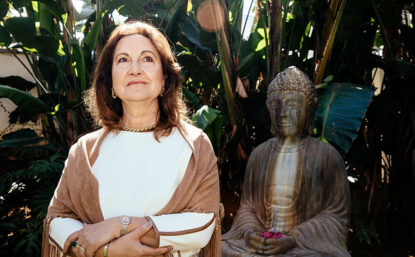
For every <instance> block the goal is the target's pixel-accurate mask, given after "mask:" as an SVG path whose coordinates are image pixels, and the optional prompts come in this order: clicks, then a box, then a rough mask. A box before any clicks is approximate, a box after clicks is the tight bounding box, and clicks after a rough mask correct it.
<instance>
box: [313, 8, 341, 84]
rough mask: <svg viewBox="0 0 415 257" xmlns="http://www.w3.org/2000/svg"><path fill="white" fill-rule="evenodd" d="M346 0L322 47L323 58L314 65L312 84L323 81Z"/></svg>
mask: <svg viewBox="0 0 415 257" xmlns="http://www.w3.org/2000/svg"><path fill="white" fill-rule="evenodd" d="M346 2H347V1H346V0H342V2H341V5H340V9H339V11H338V13H337V15H336V20H335V22H334V25H333V27H332V28H331V32H330V35H329V38H328V40H327V43H326V46H325V47H324V52H323V58H322V59H321V61H320V63H318V64H317V67H316V77H315V79H314V84H316V85H317V84H320V83H321V81H323V76H324V73H325V71H326V66H327V63H328V59H329V58H330V55H331V50H332V49H333V43H334V38H335V36H336V33H337V29H338V28H339V24H340V20H341V18H342V16H343V11H344V8H345V6H346Z"/></svg>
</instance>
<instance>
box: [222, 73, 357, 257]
mask: <svg viewBox="0 0 415 257" xmlns="http://www.w3.org/2000/svg"><path fill="white" fill-rule="evenodd" d="M316 106H317V97H316V91H315V87H314V85H313V83H312V82H311V81H310V79H309V78H308V77H307V75H305V74H304V73H303V72H302V71H300V70H299V69H298V68H296V67H293V66H292V67H289V68H287V69H286V70H284V71H283V72H281V73H279V74H278V75H277V76H276V78H275V79H274V80H273V81H272V82H271V84H270V86H269V88H268V92H267V108H268V110H269V113H270V116H271V132H272V134H273V138H271V139H269V140H268V141H266V142H265V143H262V144H261V145H259V146H258V147H256V148H255V149H254V151H253V152H252V154H251V155H250V157H249V160H248V164H247V168H246V173H245V179H244V185H243V188H242V197H241V204H240V207H239V210H238V212H237V214H236V216H235V218H234V221H233V224H232V227H231V229H230V230H229V231H228V232H227V233H226V234H224V235H223V236H222V256H223V257H245V256H336V257H342V256H350V254H349V253H348V251H347V247H346V238H347V225H348V218H349V209H350V191H349V184H348V180H347V176H346V170H345V167H344V162H343V159H342V158H341V156H340V155H339V153H338V152H337V151H336V150H335V149H334V148H333V147H332V146H331V145H329V144H326V143H324V142H322V141H320V140H318V139H315V138H312V137H311V136H310V134H311V132H312V128H313V127H312V123H313V116H314V112H315V109H316Z"/></svg>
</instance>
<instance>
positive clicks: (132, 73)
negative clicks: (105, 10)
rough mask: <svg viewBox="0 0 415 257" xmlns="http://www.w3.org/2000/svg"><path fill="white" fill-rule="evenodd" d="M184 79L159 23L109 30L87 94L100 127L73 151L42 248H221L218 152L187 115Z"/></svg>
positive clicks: (111, 251) (78, 252)
mask: <svg viewBox="0 0 415 257" xmlns="http://www.w3.org/2000/svg"><path fill="white" fill-rule="evenodd" d="M180 82H181V77H180V74H179V65H178V64H177V63H176V62H175V59H174V56H173V54H172V52H171V50H170V46H169V44H168V42H167V40H166V38H165V37H164V36H163V35H162V33H160V32H159V31H158V30H157V29H156V28H154V27H153V26H151V25H149V24H146V23H142V22H132V23H126V24H122V25H120V26H118V27H117V28H116V29H115V30H114V31H113V32H112V34H111V36H110V38H109V39H108V41H107V43H106V44H105V46H104V49H103V50H102V52H101V55H100V58H99V60H98V64H97V68H96V71H95V75H94V82H93V87H92V88H91V91H90V92H89V96H88V97H87V104H88V107H89V109H90V111H91V113H92V115H93V116H94V118H95V120H96V121H97V122H98V123H99V124H100V125H101V126H102V127H103V128H102V129H100V130H98V131H95V132H93V133H90V134H87V135H85V136H83V137H81V138H80V139H79V140H78V142H77V143H76V144H74V145H73V146H72V147H71V149H70V151H69V156H68V159H67V161H66V163H65V168H64V170H63V173H62V177H61V180H60V182H59V184H58V187H57V189H56V191H55V194H54V197H53V198H52V201H51V203H50V206H49V209H48V214H47V217H46V219H45V224H44V234H43V246H42V247H43V248H42V256H43V257H46V256H51V255H52V256H55V255H54V254H56V256H59V254H60V253H67V254H68V255H71V256H88V257H90V256H109V257H116V256H160V255H165V256H183V257H184V256H197V254H198V253H199V256H201V257H202V256H204V257H208V256H209V257H211V256H220V246H219V243H220V220H219V216H218V214H219V213H218V212H219V183H218V173H217V167H216V157H215V155H214V152H213V149H212V146H211V144H210V142H209V139H208V137H207V136H206V135H205V134H204V133H203V132H202V131H201V130H200V129H197V128H195V127H193V126H192V125H189V124H187V123H186V122H185V119H186V118H185V114H184V113H185V112H184V110H185V107H184V103H183V101H182V100H181V85H180ZM202 153H203V154H202ZM212 235H213V236H212Z"/></svg>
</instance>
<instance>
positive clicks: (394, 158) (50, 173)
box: [0, 0, 415, 256]
mask: <svg viewBox="0 0 415 257" xmlns="http://www.w3.org/2000/svg"><path fill="white" fill-rule="evenodd" d="M244 7H245V8H244ZM244 10H245V11H244ZM414 13H415V4H414V2H413V1H411V0H280V1H277V0H257V1H255V0H245V1H242V0H205V1H202V0H177V1H173V0H154V1H149V0H105V1H104V0H91V1H89V0H74V1H71V0H61V1H54V0H38V1H29V0H14V1H11V0H0V18H1V21H0V50H1V54H8V55H12V56H13V57H14V58H16V60H17V61H18V62H19V63H20V64H21V65H22V67H24V69H25V70H26V72H27V73H28V74H30V79H29V80H28V79H24V78H22V77H21V76H5V77H0V101H1V100H4V99H5V98H8V99H9V100H11V101H12V102H13V103H14V104H15V105H16V107H17V108H16V109H14V110H13V111H11V112H10V113H7V114H8V119H9V125H8V126H7V127H6V129H3V130H2V131H0V136H1V141H0V162H1V166H0V245H1V249H0V255H1V256H39V255H40V245H41V234H42V221H43V218H44V217H45V214H46V209H47V206H48V204H49V201H50V199H51V197H52V195H53V191H54V189H55V187H56V184H57V182H58V180H59V177H60V174H61V172H62V168H63V164H64V161H65V158H66V155H67V152H68V149H69V146H70V145H71V144H72V143H74V142H75V141H76V139H77V138H78V137H79V136H81V135H83V134H85V133H87V132H89V131H92V130H94V129H96V128H95V127H94V126H93V124H92V119H91V117H90V115H89V114H88V113H87V111H86V109H85V106H84V105H83V103H82V99H83V94H84V92H85V90H87V89H88V88H89V87H90V85H91V78H92V75H93V70H94V65H95V63H96V59H97V57H98V56H99V54H100V52H101V49H102V47H103V45H104V43H105V40H106V39H107V38H108V35H109V33H110V32H111V31H112V29H113V28H114V27H115V26H116V25H117V24H119V23H120V22H122V21H123V20H125V19H126V18H134V19H139V20H144V21H147V22H150V23H152V24H154V25H155V26H157V27H158V28H160V30H161V31H163V32H164V33H165V34H166V35H167V37H168V38H169V41H170V43H171V47H172V48H173V49H174V53H175V55H176V57H177V60H178V62H179V63H180V65H181V66H182V67H183V68H182V71H181V73H182V75H183V77H184V79H185V80H184V84H183V92H184V98H185V100H186V102H187V104H188V108H189V117H191V119H192V120H193V122H194V124H195V125H196V126H198V127H200V128H202V129H203V130H204V131H205V132H206V133H207V134H208V136H209V138H210V140H211V142H212V145H213V147H214V149H215V152H216V154H217V156H218V167H219V172H220V179H221V195H222V202H223V204H224V206H225V218H224V220H223V231H224V232H225V231H226V230H227V229H229V227H230V225H231V223H232V217H233V215H234V213H235V211H236V209H237V208H238V205H239V199H240V193H241V192H240V189H241V185H242V183H243V174H244V169H245V165H246V162H247V158H248V157H249V154H250V153H251V151H252V150H253V148H254V147H255V146H257V145H258V144H260V143H262V142H263V141H265V140H266V139H268V138H269V137H271V134H270V132H269V128H270V122H269V118H268V113H267V110H266V106H265V99H266V90H267V87H268V85H269V83H270V81H271V80H272V78H273V77H275V75H276V74H277V73H278V72H279V71H281V70H283V69H284V68H286V67H289V66H291V65H295V66H297V67H299V68H301V69H302V70H303V71H304V72H306V73H307V74H308V76H309V77H310V78H311V79H312V80H313V81H314V83H315V84H316V86H317V88H318V96H319V106H318V109H317V112H316V119H315V129H314V134H313V136H314V137H317V138H319V139H321V140H323V141H325V142H327V143H330V144H332V145H333V146H335V147H336V148H337V150H338V151H339V152H340V153H341V154H342V156H343V157H344V160H345V164H346V168H347V172H348V179H349V181H350V187H351V192H352V215H351V223H350V228H349V238H348V247H349V250H350V252H351V254H352V256H413V255H415V244H414V242H415V101H414V99H413V98H415V82H414V81H415V65H414V63H415V60H414V57H415V29H414ZM7 65H8V63H0V67H1V69H3V68H4V67H5V66H7ZM29 91H30V92H31V94H29V93H28V92H29ZM0 107H2V108H1V109H0V111H3V110H4V111H7V110H6V108H5V107H4V105H3V103H1V106H0ZM15 124H23V127H24V128H23V129H17V130H16V129H13V128H18V126H14V125H15ZM27 124H29V125H27ZM30 124H37V125H36V126H35V125H30ZM25 125H26V126H25Z"/></svg>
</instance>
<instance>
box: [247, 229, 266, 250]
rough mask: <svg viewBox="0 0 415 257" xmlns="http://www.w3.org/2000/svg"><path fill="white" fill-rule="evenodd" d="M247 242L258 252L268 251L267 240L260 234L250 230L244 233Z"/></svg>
mask: <svg viewBox="0 0 415 257" xmlns="http://www.w3.org/2000/svg"><path fill="white" fill-rule="evenodd" d="M244 238H245V242H246V243H247V245H249V246H250V247H251V248H253V249H257V250H258V251H265V250H268V248H267V245H266V243H265V238H263V237H262V236H261V233H260V232H255V231H253V230H248V231H246V232H245V233H244Z"/></svg>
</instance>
